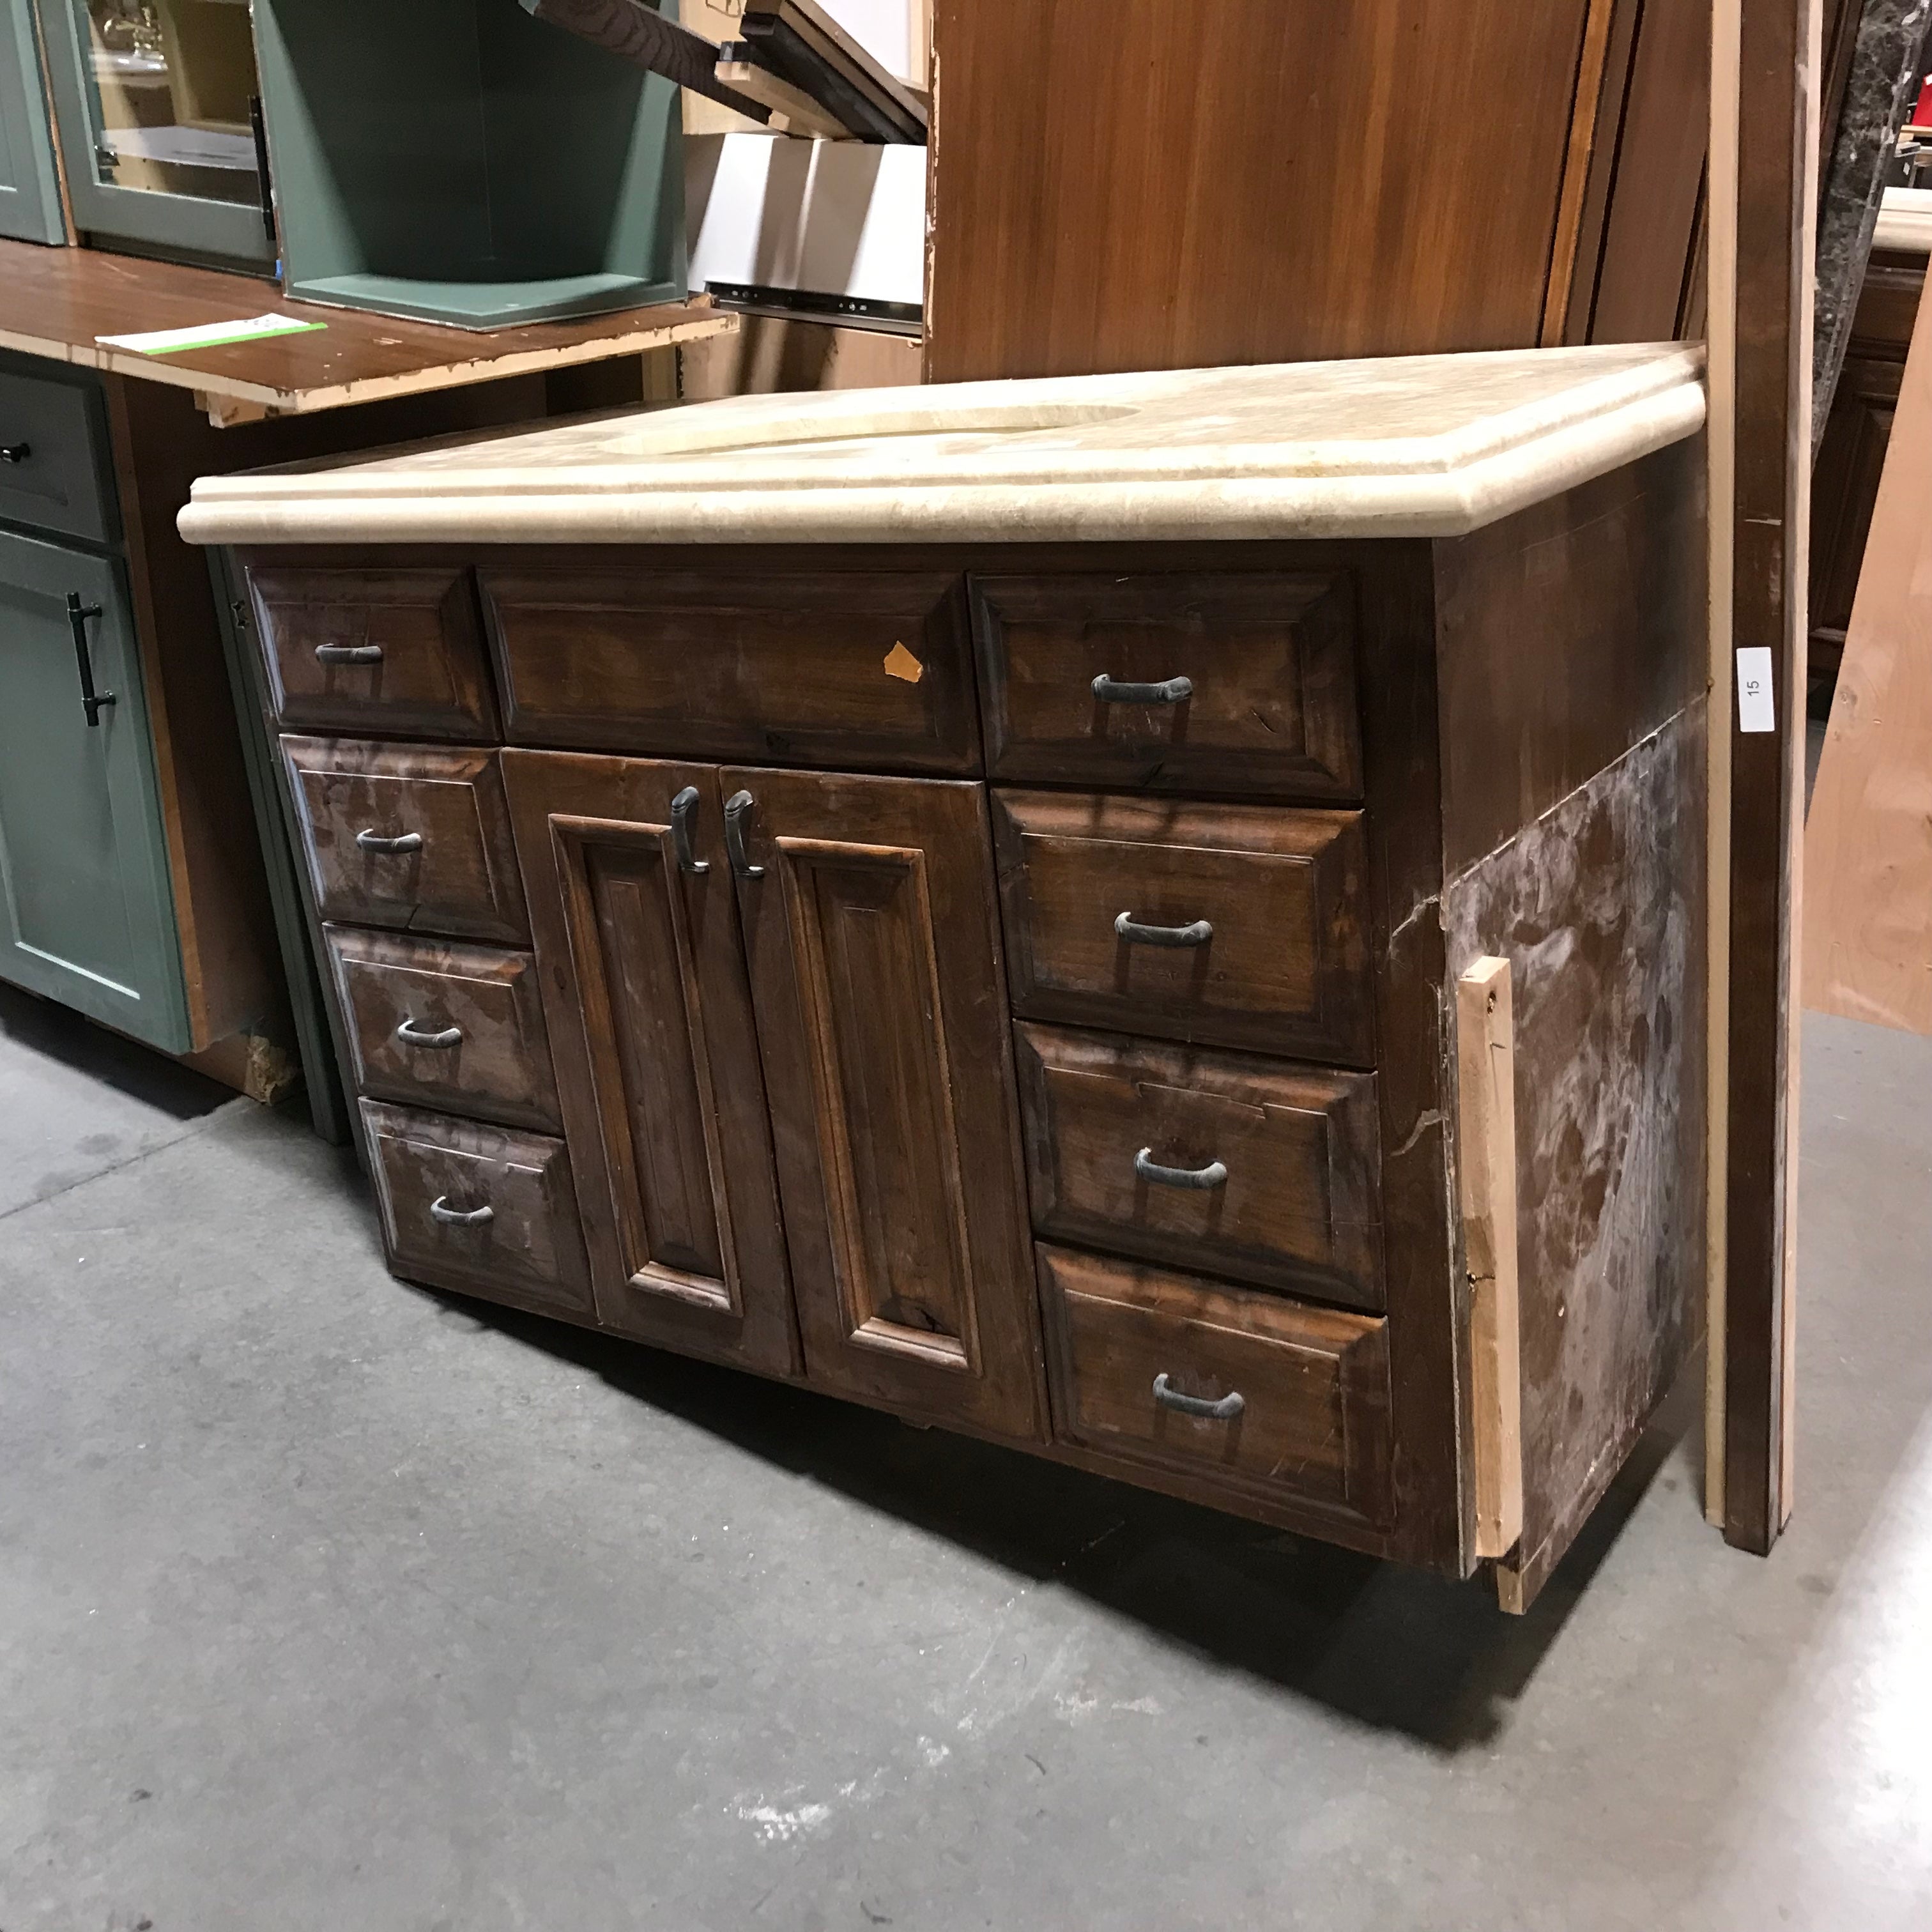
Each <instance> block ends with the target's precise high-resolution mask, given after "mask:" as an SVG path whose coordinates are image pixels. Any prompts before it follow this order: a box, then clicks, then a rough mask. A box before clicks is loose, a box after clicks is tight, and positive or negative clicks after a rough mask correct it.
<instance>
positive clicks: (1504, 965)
mask: <svg viewBox="0 0 1932 1932" xmlns="http://www.w3.org/2000/svg"><path fill="white" fill-rule="evenodd" d="M1456 1020H1457V1025H1456V1059H1457V1113H1458V1127H1459V1130H1458V1133H1457V1176H1458V1181H1459V1186H1460V1191H1461V1195H1462V1207H1463V1247H1464V1252H1465V1255H1466V1260H1467V1265H1468V1268H1469V1301H1470V1308H1469V1358H1470V1391H1469V1399H1470V1404H1471V1407H1472V1410H1473V1412H1474V1416H1475V1482H1476V1541H1475V1553H1476V1555H1477V1556H1507V1555H1508V1553H1509V1552H1510V1551H1511V1550H1512V1549H1514V1547H1516V1545H1517V1543H1518V1542H1519V1541H1521V1539H1522V1536H1523V1371H1522V1363H1521V1359H1520V1351H1519V1346H1518V1340H1517V1220H1516V1215H1517V1194H1516V1042H1515V1011H1514V1004H1513V1001H1512V999H1511V985H1510V963H1509V962H1508V960H1507V959H1478V961H1477V962H1475V965H1473V966H1472V967H1471V968H1469V971H1467V972H1466V973H1465V974H1463V977H1461V979H1460V980H1459V981H1458V982H1457V986H1456ZM1505 1607H1508V1606H1507V1605H1505Z"/></svg>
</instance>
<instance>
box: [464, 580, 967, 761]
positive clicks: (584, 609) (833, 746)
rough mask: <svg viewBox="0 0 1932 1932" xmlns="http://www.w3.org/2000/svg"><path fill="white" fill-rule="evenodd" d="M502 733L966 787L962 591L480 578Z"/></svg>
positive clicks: (956, 584)
mask: <svg viewBox="0 0 1932 1932" xmlns="http://www.w3.org/2000/svg"><path fill="white" fill-rule="evenodd" d="M481 582H482V586H483V593H484V607H485V609H486V610H487V613H488V616H489V621H490V629H491V634H492V637H493V640H494V643H495V645H496V651H497V654H498V662H499V666H500V667H501V670H502V678H503V691H504V703H505V707H506V709H507V713H508V725H509V735H510V736H511V739H513V740H514V742H517V743H518V744H529V745H565V746H569V745H581V746H583V747H586V748H589V749H591V750H593V751H641V752H647V753H656V754H661V755H664V756H667V757H677V758H735V759H747V760H754V761H756V762H757V763H779V764H801V765H810V764H829V765H835V766H839V765H847V766H849V765H859V766H878V767H880V768H881V769H887V770H896V771H907V772H976V771H977V770H978V769H979V768H980V716H979V706H978V703H977V699H976V697H975V696H974V685H973V670H972V654H971V646H970V643H969V642H968V625H967V620H966V598H965V586H964V584H963V583H962V580H961V579H959V577H954V576H951V575H947V574H938V573H935V572H932V571H925V572H896V571H867V572H859V571H849V572H839V571H810V572H798V573H792V574H785V573H772V572H768V571H763V570H754V569H751V568H746V567H744V566H742V565H740V566H738V567H736V568H732V567H730V566H729V565H721V566H720V568H718V570H717V571H715V572H704V573H701V574H700V573H697V572H688V573H686V572H670V571H667V572H664V573H661V574H659V573H655V572H653V571H649V570H646V569H642V568H637V567H635V566H632V567H630V568H623V569H603V570H581V569H577V570H571V569H556V570H529V571H501V570H486V571H483V572H482V573H481Z"/></svg>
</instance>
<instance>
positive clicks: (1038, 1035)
mask: <svg viewBox="0 0 1932 1932" xmlns="http://www.w3.org/2000/svg"><path fill="white" fill-rule="evenodd" d="M1017 1033H1018V1041H1017V1045H1018V1049H1019V1072H1020V1104H1021V1106H1022V1110H1023V1112H1024V1114H1025V1126H1026V1148H1027V1166H1028V1181H1029V1182H1030V1184H1031V1189H1032V1194H1033V1224H1034V1228H1035V1229H1037V1231H1038V1232H1040V1233H1041V1234H1043V1235H1050V1236H1052V1238H1055V1240H1058V1241H1078V1242H1079V1243H1080V1244H1082V1245H1083V1246H1085V1247H1098V1248H1106V1249H1111V1250H1116V1251H1118V1252H1119V1253H1124V1254H1130V1255H1142V1256H1146V1257H1147V1258H1148V1259H1150V1260H1152V1261H1160V1262H1168V1263H1169V1264H1170V1265H1175V1266H1178V1267H1182V1268H1204V1269H1208V1270H1210V1271H1212V1272H1213V1273H1214V1274H1225V1275H1229V1276H1232V1277H1234V1278H1235V1280H1239V1281H1247V1282H1254V1283H1259V1284H1260V1285H1261V1286H1263V1287H1266V1288H1286V1289H1298V1290H1299V1291H1300V1292H1302V1293H1304V1294H1307V1295H1317V1296H1319V1297H1321V1298H1323V1299H1324V1300H1326V1301H1343V1302H1347V1303H1349V1304H1352V1306H1354V1307H1358V1308H1380V1307H1382V1306H1383V1305H1384V1303H1383V1298H1382V1243H1381V1235H1380V1230H1379V1226H1378V1220H1379V1209H1378V1202H1377V1180H1378V1174H1379V1168H1380V1166H1381V1142H1380V1139H1379V1133H1378V1127H1377V1119H1376V1083H1375V1078H1374V1076H1373V1075H1372V1074H1366V1073H1334V1072H1331V1071H1330V1070H1328V1069H1325V1068H1317V1067H1286V1066H1283V1065H1280V1064H1278V1063H1277V1062H1274V1061H1265V1060H1250V1059H1246V1058H1237V1057H1236V1056H1235V1055H1232V1054H1225V1053H1211V1052H1202V1051H1200V1050H1199V1049H1193V1048H1187V1047H1175V1046H1161V1045H1159V1044H1157V1043H1155V1042H1154V1041H1152V1040H1124V1039H1121V1038H1119V1037H1117V1036H1115V1035H1112V1034H1093V1033H1076V1032H1073V1031H1070V1030H1067V1029H1066V1028H1059V1027H1043V1026H1028V1025H1022V1026H1021V1027H1020V1028H1018V1029H1017Z"/></svg>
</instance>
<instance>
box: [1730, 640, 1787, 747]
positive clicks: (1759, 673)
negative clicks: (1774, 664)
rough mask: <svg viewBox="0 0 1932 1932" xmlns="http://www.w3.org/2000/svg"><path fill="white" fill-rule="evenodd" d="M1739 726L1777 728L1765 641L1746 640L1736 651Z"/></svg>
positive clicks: (1757, 729) (1756, 728)
mask: <svg viewBox="0 0 1932 1932" xmlns="http://www.w3.org/2000/svg"><path fill="white" fill-rule="evenodd" d="M1738 729H1739V730H1740V731H1775V730H1777V729H1778V712H1777V707H1776V706H1775V703H1774V702H1773V700H1772V685H1771V651H1770V649H1769V646H1766V645H1764V644H1748V645H1746V646H1744V647H1743V648H1742V649H1740V650H1739V652H1738Z"/></svg>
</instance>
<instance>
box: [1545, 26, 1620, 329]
mask: <svg viewBox="0 0 1932 1932" xmlns="http://www.w3.org/2000/svg"><path fill="white" fill-rule="evenodd" d="M1615 13H1616V0H1590V10H1589V13H1588V14H1587V15H1586V17H1585V20H1584V22H1583V49H1582V52H1581V54H1580V57H1579V59H1578V62H1577V95H1576V105H1575V107H1574V109H1573V110H1572V112H1571V121H1570V148H1569V152H1568V154H1567V155H1566V156H1565V159H1564V163H1563V182H1562V187H1561V189H1560V190H1559V193H1558V196H1557V202H1556V234H1555V236H1554V239H1553V242H1552V245H1551V248H1550V281H1549V284H1548V287H1547V289H1546V290H1545V292H1544V299H1543V327H1542V329H1541V332H1540V333H1539V335H1538V338H1537V340H1538V345H1539V346H1540V347H1542V348H1544V349H1553V348H1559V347H1562V343H1563V341H1564V335H1565V329H1566V328H1567V326H1568V321H1569V317H1570V312H1571V308H1572V306H1573V305H1574V301H1575V298H1576V279H1577V255H1578V253H1579V248H1580V243H1581V242H1582V239H1583V197H1584V191H1585V190H1586V187H1588V185H1589V179H1590V163H1591V157H1592V155H1593V154H1595V151H1596V145H1597V124H1598V121H1599V120H1600V118H1601V116H1602V113H1603V102H1604V70H1605V68H1606V65H1607V56H1608V54H1609V52H1610V23H1611V20H1612V19H1613V17H1614V15H1615Z"/></svg>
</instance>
